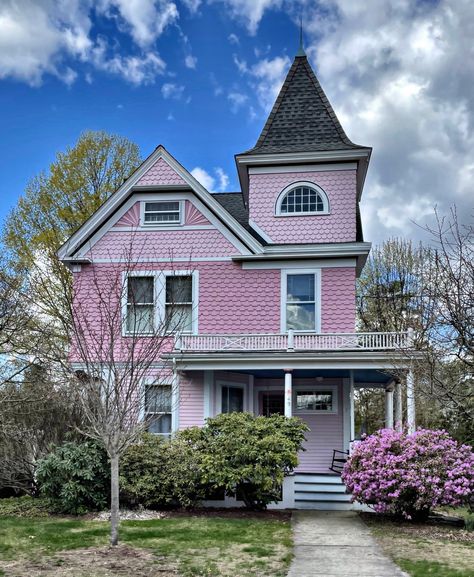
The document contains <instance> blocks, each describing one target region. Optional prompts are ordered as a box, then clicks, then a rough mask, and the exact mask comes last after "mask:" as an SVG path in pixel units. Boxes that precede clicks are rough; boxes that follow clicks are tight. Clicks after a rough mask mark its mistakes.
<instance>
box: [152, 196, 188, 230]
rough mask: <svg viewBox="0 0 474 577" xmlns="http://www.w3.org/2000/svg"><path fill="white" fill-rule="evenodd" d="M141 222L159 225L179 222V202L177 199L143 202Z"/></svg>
mask: <svg viewBox="0 0 474 577" xmlns="http://www.w3.org/2000/svg"><path fill="white" fill-rule="evenodd" d="M143 204H144V208H143V224H145V225H151V226H161V225H166V224H180V223H181V203H180V202H179V201H166V202H145V203H143Z"/></svg>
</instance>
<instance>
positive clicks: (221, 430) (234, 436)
mask: <svg viewBox="0 0 474 577" xmlns="http://www.w3.org/2000/svg"><path fill="white" fill-rule="evenodd" d="M307 430H308V427H307V426H306V424H305V423H303V422H302V421H301V420H300V419H297V418H291V419H287V418H286V417H283V416H280V415H272V416H271V417H262V416H259V417H255V416H254V415H251V414H250V413H229V414H222V415H218V416H217V417H214V418H211V419H208V420H207V424H206V426H204V427H202V428H197V427H193V428H191V429H187V430H185V431H182V432H181V433H180V434H179V438H180V439H181V440H182V441H185V442H186V443H188V444H189V445H190V446H192V447H193V449H194V453H195V455H196V458H197V459H198V461H199V469H200V472H201V481H202V483H203V484H208V485H209V487H210V488H211V489H213V490H219V489H224V490H225V491H226V493H227V494H229V495H230V494H236V493H237V495H238V497H239V498H240V499H242V500H243V501H244V503H245V505H246V507H248V508H250V509H264V508H266V506H267V505H268V504H269V503H271V502H276V501H278V500H279V499H280V495H281V485H282V483H283V479H284V477H285V476H286V475H288V474H289V473H290V472H291V471H292V470H293V469H294V468H295V467H296V465H297V464H298V455H297V454H298V451H299V450H301V449H302V443H303V441H304V433H305V431H307Z"/></svg>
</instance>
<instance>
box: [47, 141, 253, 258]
mask: <svg viewBox="0 0 474 577" xmlns="http://www.w3.org/2000/svg"><path fill="white" fill-rule="evenodd" d="M160 159H162V160H164V161H165V163H166V166H168V167H169V168H170V169H171V170H172V171H174V173H175V174H176V177H177V178H179V179H180V180H179V182H182V184H172V185H164V184H163V185H153V186H150V185H147V184H146V182H145V181H144V180H141V179H143V177H144V176H145V175H146V174H147V173H149V171H151V170H152V169H153V167H154V166H156V163H157V162H159V161H160ZM177 182H178V181H177ZM169 189H172V190H177V189H180V190H188V191H192V192H193V193H194V194H195V195H196V196H197V198H198V199H199V200H201V201H202V202H203V203H204V204H205V205H206V206H207V208H208V209H210V210H211V211H212V213H214V215H215V216H216V217H217V218H218V219H219V220H220V221H221V222H222V223H223V225H225V227H226V228H227V229H228V230H229V231H230V232H231V233H232V235H233V236H234V238H235V239H236V240H237V241H238V242H239V243H241V246H243V247H246V248H245V250H249V251H250V252H252V253H259V252H262V251H263V247H262V245H261V243H260V242H259V241H258V240H257V237H256V236H255V234H253V233H252V232H251V231H249V228H248V226H244V225H242V224H241V223H240V222H239V221H238V219H236V218H235V216H234V215H233V214H231V213H230V212H228V211H227V210H226V209H225V207H223V205H222V204H221V203H219V202H218V201H217V200H216V199H215V197H214V195H212V194H210V193H209V192H208V191H207V190H206V189H205V188H204V187H203V186H202V185H201V184H200V183H199V182H198V181H197V180H196V179H195V178H194V177H193V175H192V174H191V173H190V172H188V171H187V170H186V169H185V168H184V167H183V166H182V165H181V164H180V163H179V162H178V161H177V160H176V159H175V158H173V156H171V154H170V153H169V152H168V151H167V150H166V149H165V148H164V147H163V146H161V145H160V146H158V147H157V148H156V149H155V151H154V152H153V153H152V154H151V155H150V156H149V157H148V158H147V159H146V160H145V161H144V162H143V163H142V164H141V165H140V166H139V167H138V168H137V169H136V170H135V172H134V173H133V174H132V175H131V176H130V177H129V178H128V179H127V180H126V181H125V182H124V183H123V184H122V186H121V187H120V188H119V189H118V190H116V191H115V192H114V193H113V194H112V196H110V197H109V198H108V199H107V200H106V201H105V202H104V204H102V206H101V207H99V209H98V210H97V211H96V212H95V213H94V214H93V215H92V216H91V217H90V218H89V219H88V220H87V221H86V222H85V223H84V224H83V225H82V226H81V227H80V228H79V229H78V230H77V231H76V232H75V233H74V234H73V235H72V236H71V238H69V239H68V240H67V241H66V242H65V243H64V244H63V246H62V247H61V248H60V249H59V250H58V257H59V258H60V259H61V260H63V261H71V262H72V261H76V260H78V259H80V258H81V257H82V255H81V252H83V251H84V247H85V246H86V245H87V243H88V242H89V241H90V239H91V238H92V237H93V236H94V234H95V233H96V232H97V231H98V230H99V229H100V228H101V227H102V226H103V225H104V224H105V222H107V221H108V220H109V219H110V218H111V216H112V215H113V214H115V213H116V211H117V210H118V209H119V208H120V207H121V206H122V205H123V204H124V202H125V201H126V200H127V198H129V197H130V195H131V194H133V192H139V191H144V190H145V191H146V190H169Z"/></svg>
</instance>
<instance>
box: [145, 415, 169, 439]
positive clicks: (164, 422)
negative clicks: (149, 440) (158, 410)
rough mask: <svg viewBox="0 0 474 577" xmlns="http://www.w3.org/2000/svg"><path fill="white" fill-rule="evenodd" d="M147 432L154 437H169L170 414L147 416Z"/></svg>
mask: <svg viewBox="0 0 474 577" xmlns="http://www.w3.org/2000/svg"><path fill="white" fill-rule="evenodd" d="M147 423H148V427H147V430H148V432H149V433H154V434H155V435H169V434H170V433H171V414H169V413H168V414H165V415H147Z"/></svg>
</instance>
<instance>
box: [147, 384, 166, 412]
mask: <svg viewBox="0 0 474 577" xmlns="http://www.w3.org/2000/svg"><path fill="white" fill-rule="evenodd" d="M145 411H146V412H147V413H168V412H170V411H171V386H170V385H147V386H146V389H145Z"/></svg>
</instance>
